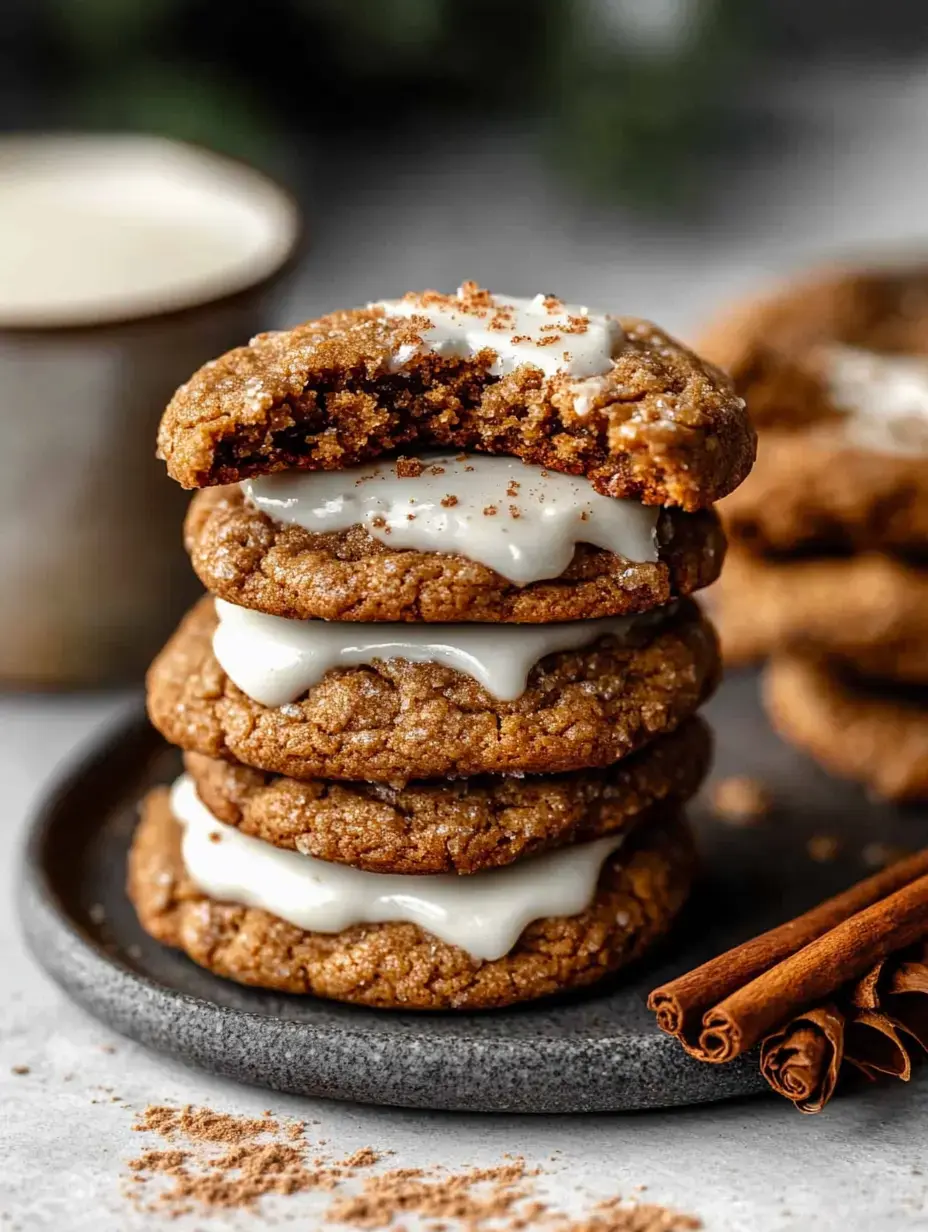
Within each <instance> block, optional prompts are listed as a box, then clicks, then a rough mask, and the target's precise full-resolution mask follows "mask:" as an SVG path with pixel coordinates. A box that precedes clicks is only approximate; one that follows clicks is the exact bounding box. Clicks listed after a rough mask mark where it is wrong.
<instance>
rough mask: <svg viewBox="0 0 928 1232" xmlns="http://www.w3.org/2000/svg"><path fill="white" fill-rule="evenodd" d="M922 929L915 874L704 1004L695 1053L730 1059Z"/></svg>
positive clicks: (925, 890) (927, 906) (926, 900)
mask: <svg viewBox="0 0 928 1232" xmlns="http://www.w3.org/2000/svg"><path fill="white" fill-rule="evenodd" d="M887 871H890V870H887ZM861 884H864V883H861ZM857 888H859V887H857ZM832 901H834V900H832ZM926 933H928V876H923V877H919V878H918V879H917V880H915V881H912V882H910V883H909V884H908V885H904V886H903V887H902V889H899V890H896V891H895V893H893V894H890V895H889V896H888V897H886V898H881V899H880V900H879V901H878V902H874V903H873V904H872V905H871V906H869V907H867V908H865V909H864V910H863V911H858V912H857V914H856V915H852V916H850V917H849V918H847V919H844V920H843V921H842V922H841V923H839V924H837V925H835V926H834V927H833V928H832V929H830V931H828V932H827V933H825V934H823V935H820V936H818V937H817V938H816V939H815V940H814V941H811V942H810V943H809V944H808V945H806V946H804V947H803V948H802V949H800V950H798V951H796V952H795V953H793V954H791V955H790V956H789V957H788V958H785V959H783V961H782V962H779V963H777V964H776V965H775V966H772V967H769V968H768V969H767V970H765V971H763V972H762V973H761V974H760V975H758V976H757V977H756V978H754V979H753V980H750V981H749V982H748V983H747V984H745V985H744V987H742V988H739V989H737V991H735V992H733V993H732V994H731V995H730V996H728V997H726V998H725V999H724V1000H723V1001H721V1002H720V1003H719V1004H718V1005H717V1006H715V1008H713V1009H710V1010H708V1011H707V1012H706V1013H705V1014H704V1016H703V1030H702V1032H701V1034H700V1036H699V1041H698V1049H697V1050H694V1051H695V1052H696V1055H697V1056H699V1057H700V1058H701V1059H702V1060H706V1061H712V1062H715V1063H723V1062H726V1061H731V1060H733V1059H734V1058H735V1057H737V1056H739V1055H740V1054H741V1053H742V1052H745V1051H746V1050H747V1049H748V1048H752V1047H753V1046H754V1044H756V1043H757V1042H758V1040H760V1039H761V1038H762V1037H763V1036H765V1035H768V1034H769V1033H770V1032H771V1031H772V1030H774V1028H776V1027H778V1026H779V1025H780V1024H781V1023H783V1022H785V1021H787V1020H788V1019H790V1018H792V1017H793V1015H794V1014H795V1013H796V1012H797V1011H799V1010H802V1009H804V1008H805V1007H807V1006H810V1005H814V1004H815V1002H817V1001H819V1000H821V999H823V998H825V997H830V996H831V995H832V994H833V993H834V992H835V991H836V990H837V989H838V988H840V986H841V985H842V984H847V983H848V982H849V981H851V980H854V979H857V978H858V977H859V976H861V975H863V974H864V972H866V971H868V970H869V969H870V968H871V967H873V966H874V965H875V964H876V963H878V962H879V961H880V960H881V959H883V958H886V957H887V956H888V955H889V954H891V953H892V952H893V951H894V950H900V949H903V948H904V947H905V946H908V945H911V944H912V943H913V942H914V941H916V940H918V938H919V937H923V936H925V934H926Z"/></svg>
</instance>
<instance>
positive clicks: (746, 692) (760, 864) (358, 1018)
mask: <svg viewBox="0 0 928 1232" xmlns="http://www.w3.org/2000/svg"><path fill="white" fill-rule="evenodd" d="M708 717H709V719H710V721H711V722H712V723H713V725H714V726H715V729H716V734H717V739H718V753H717V760H716V777H719V776H723V775H727V774H733V773H738V774H749V775H754V776H756V777H758V778H761V779H763V781H764V782H765V783H766V784H767V785H768V787H769V788H770V789H771V790H772V792H773V794H774V797H775V800H776V807H775V810H774V812H773V813H772V814H771V815H770V816H769V817H768V818H767V819H765V820H764V821H763V822H762V823H760V824H758V825H754V826H750V827H733V826H731V825H729V824H726V823H724V822H722V821H720V820H718V819H716V818H714V817H713V815H712V813H711V811H710V810H709V808H708V807H707V805H706V804H705V802H699V801H697V802H696V803H695V804H694V805H693V807H692V809H691V814H692V816H693V819H694V821H695V823H696V826H697V830H698V833H699V838H700V846H701V850H702V854H703V862H704V872H703V876H702V878H701V881H700V883H699V887H698V890H697V892H696V894H695V895H694V899H693V901H692V903H691V905H690V906H689V908H688V909H687V911H686V912H685V914H684V915H683V917H682V918H681V920H680V921H679V923H678V926H677V928H676V929H675V931H674V933H673V935H672V936H671V937H670V938H669V939H668V940H667V941H666V942H665V943H664V944H663V945H662V946H661V947H660V949H659V950H658V951H657V952H656V953H654V954H653V955H651V956H649V957H648V958H647V959H646V960H645V961H644V962H642V963H640V964H638V965H637V966H636V967H635V968H633V969H631V970H630V971H628V972H625V973H622V975H621V976H620V977H619V978H617V979H616V980H614V981H613V982H611V983H609V984H607V985H604V986H602V985H601V986H600V987H599V988H598V989H595V990H591V991H588V992H586V993H584V994H582V995H579V996H572V997H569V998H568V997H565V998H563V999H559V1000H549V1001H546V1002H540V1003H536V1004H534V1005H528V1006H524V1007H521V1008H516V1009H512V1010H506V1011H493V1012H486V1013H481V1014H467V1015H459V1016H457V1015H453V1014H412V1013H401V1012H384V1011H376V1010H367V1009H360V1008H356V1007H352V1006H346V1005H338V1004H335V1003H332V1002H325V1001H319V1000H315V999H312V998H299V997H289V996H284V995H274V994H271V993H267V992H262V991H259V990H255V989H248V988H240V987H238V986H237V985H235V984H231V983H228V982H226V981H224V980H221V979H218V978H216V977H215V976H212V975H210V974H209V973H208V972H206V971H203V970H201V969H200V968H198V967H196V966H194V964H193V963H191V962H190V961H189V960H188V959H186V958H185V957H183V956H182V955H180V954H178V953H175V952H173V951H170V950H167V949H164V948H162V947H161V946H159V945H158V944H157V943H156V942H154V941H152V940H151V939H150V938H149V937H147V936H146V935H145V933H143V932H142V930H141V928H140V927H139V925H138V923H137V922H136V919H135V916H134V914H133V911H132V908H131V907H130V905H129V902H128V900H127V899H126V895H125V891H124V888H123V882H124V876H125V860H126V850H127V847H128V843H129V838H130V835H131V832H132V828H133V826H134V824H135V820H136V804H137V801H138V800H139V798H140V797H141V795H142V794H143V792H144V791H145V789H146V788H147V787H148V786H149V785H151V784H152V783H155V782H159V781H160V782H164V781H168V780H170V778H171V777H172V776H173V775H174V774H176V773H177V771H178V768H179V758H178V757H177V755H176V754H175V753H174V752H173V751H171V750H168V749H167V748H166V746H165V745H164V744H163V743H162V742H161V741H160V739H159V738H158V737H157V736H155V735H154V733H152V732H151V730H150V729H149V728H148V727H147V725H146V723H145V721H144V720H143V719H142V718H139V719H138V720H137V721H136V722H134V723H133V724H131V725H130V726H128V727H125V728H123V729H121V730H119V731H117V732H116V733H114V734H113V735H112V737H111V738H110V740H109V741H108V743H106V745H105V746H104V747H102V748H100V749H99V750H98V751H97V752H96V753H95V754H94V755H93V756H92V757H91V758H90V760H88V761H87V762H85V763H84V764H83V765H82V766H80V767H79V768H78V769H77V770H76V771H74V772H73V773H72V774H71V775H70V776H69V777H68V778H67V779H66V780H65V781H64V782H62V783H61V784H60V785H59V787H58V788H57V790H56V791H55V792H54V794H53V795H52V796H51V798H50V799H49V800H48V801H47V802H46V804H45V806H44V807H43V808H42V809H41V810H40V812H39V813H38V815H37V816H36V818H35V821H34V824H33V827H32V831H31V834H30V839H29V842H28V846H27V849H26V852H25V857H24V867H23V872H22V877H21V878H20V910H21V917H22V922H23V927H24V929H25V931H26V935H27V938H28V940H29V943H30V946H31V949H32V952H33V954H34V955H35V958H36V960H37V961H38V962H39V963H41V965H42V966H43V967H44V968H45V970H46V971H47V972H48V973H49V974H50V975H51V976H52V977H53V978H54V979H55V980H56V981H57V982H58V983H59V984H60V985H61V986H62V987H63V988H64V989H65V990H66V991H67V992H68V993H69V995H70V996H71V997H73V998H74V1000H76V1001H77V1002H79V1003H80V1004H81V1005H82V1006H84V1008H86V1009H87V1010H89V1011H90V1013H92V1014H95V1015H96V1016H97V1017H99V1018H101V1019H103V1020H104V1021H105V1022H107V1023H108V1024H109V1025H110V1026H112V1027H114V1028H115V1029H116V1030H118V1031H121V1032H122V1033H123V1034H125V1035H128V1036H130V1037H132V1038H133V1039H136V1040H139V1041H141V1042H142V1043H144V1044H147V1045H148V1046H149V1047H151V1048H155V1049H158V1050H160V1051H163V1052H167V1053H170V1054H172V1055H174V1056H176V1057H178V1058H180V1059H182V1060H184V1061H186V1062H187V1063H189V1064H190V1065H194V1066H198V1067H201V1068H204V1069H208V1070H211V1071H213V1072H215V1073H219V1074H223V1075H226V1076H228V1077H231V1078H236V1079H239V1080H241V1081H243V1082H249V1083H256V1084H258V1085H261V1086H266V1087H269V1088H271V1089H273V1090H278V1091H288V1092H295V1093H305V1094H307V1095H314V1096H319V1095H321V1096H329V1097H331V1098H333V1099H346V1100H358V1101H361V1102H364V1103H379V1104H396V1105H403V1106H408V1107H420V1108H438V1109H470V1110H483V1111H487V1110H500V1111H518V1112H540V1113H552V1112H587V1111H613V1110H622V1109H636V1108H655V1107H668V1106H672V1105H680V1104H693V1103H700V1102H704V1101H708V1100H717V1099H725V1098H728V1097H731V1096H736V1095H746V1094H750V1093H753V1092H757V1091H759V1090H761V1089H763V1083H762V1081H761V1080H760V1078H759V1076H758V1073H757V1064H756V1059H755V1058H754V1057H753V1056H747V1057H744V1058H742V1059H741V1060H739V1061H736V1062H734V1063H733V1064H731V1065H725V1066H710V1065H701V1064H699V1063H698V1062H696V1061H693V1060H692V1059H691V1058H689V1057H687V1056H686V1055H685V1054H684V1053H683V1051H682V1049H681V1048H680V1047H679V1045H677V1044H676V1043H675V1042H674V1041H673V1040H671V1039H669V1038H668V1037H667V1036H664V1035H662V1034H661V1033H660V1032H659V1031H658V1030H657V1029H656V1027H655V1026H654V1021H653V1016H652V1015H651V1014H649V1013H648V1012H647V1010H646V1008H645V999H646V997H647V994H648V992H649V991H650V989H651V988H653V987H654V986H655V985H656V984H658V983H660V982H661V981H663V980H664V979H667V978H668V977H670V976H672V975H674V974H677V973H679V972H682V971H684V970H687V969H689V968H690V967H692V966H694V965H695V964H697V963H699V962H701V961H703V960H704V959H706V958H708V957H710V956H712V955H713V954H716V953H718V952H719V951H721V950H724V949H726V948H727V947H729V946H731V945H734V944H736V943H737V942H738V941H740V940H743V939H744V938H746V937H749V936H752V935H754V934H755V933H757V932H759V931H761V930H763V929H764V928H768V927H770V926H772V925H773V924H775V923H777V922H779V921H781V920H784V919H786V918H787V917H789V916H791V915H794V914H796V913H798V912H799V911H801V910H803V909H804V908H805V907H808V906H811V905H812V904H813V903H815V902H817V901H818V900H819V899H821V898H823V897H824V896H825V895H827V894H831V893H834V892H836V891H837V890H839V889H841V888H843V887H844V886H846V885H848V884H850V882H852V881H854V880H856V879H857V878H859V877H861V876H863V875H865V874H866V873H867V872H868V871H870V870H868V868H867V866H866V864H865V860H864V855H863V852H864V848H865V847H866V846H867V844H869V843H873V842H876V841H878V842H885V843H898V844H903V845H905V846H910V847H915V846H918V845H921V844H924V843H925V842H928V814H926V812H925V811H924V810H921V811H918V810H905V811H903V810H899V809H894V808H892V807H889V806H886V805H879V804H874V803H871V802H869V801H868V800H867V799H866V798H865V796H864V795H863V794H862V793H861V792H860V791H859V790H858V789H857V788H855V787H853V786H851V785H848V784H844V783H838V782H836V781H834V780H832V779H829V778H828V777H827V776H826V775H824V774H823V773H822V772H821V771H819V770H818V769H817V768H816V767H814V766H812V765H811V764H810V763H809V762H808V761H807V760H806V759H804V758H803V757H802V756H801V755H799V754H798V753H796V752H794V751H793V750H791V749H789V748H788V747H787V746H785V745H783V744H781V743H780V742H779V741H778V740H777V739H776V737H775V736H773V735H772V734H771V732H770V730H769V727H768V725H767V723H766V721H765V719H764V717H763V714H762V712H761V710H760V707H759V705H758V702H757V683H756V677H755V676H754V675H753V674H743V675H738V676H734V677H732V678H731V679H729V680H728V681H727V682H726V684H725V685H724V687H723V688H722V690H721V691H720V693H719V695H718V696H717V697H716V699H715V700H714V701H713V703H712V704H711V705H710V706H709V707H708ZM819 836H838V837H839V838H840V842H841V847H840V851H839V852H838V854H837V856H836V858H834V859H830V860H827V861H825V862H821V863H819V862H816V861H814V860H812V859H811V858H810V856H809V854H808V851H807V844H808V842H809V840H810V839H813V838H816V837H819ZM818 846H819V847H820V848H821V847H823V846H826V845H823V844H819V845H818Z"/></svg>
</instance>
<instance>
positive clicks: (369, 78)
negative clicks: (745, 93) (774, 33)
mask: <svg viewBox="0 0 928 1232" xmlns="http://www.w3.org/2000/svg"><path fill="white" fill-rule="evenodd" d="M745 10H746V6H745V4H744V3H743V2H742V0H38V7H37V8H36V9H35V10H33V14H32V17H31V18H30V29H31V30H32V32H33V34H34V35H35V37H36V38H37V39H38V41H39V45H40V47H41V56H42V61H43V64H45V65H46V66H47V65H48V64H52V65H54V71H53V72H50V73H47V74H46V76H47V78H48V80H47V81H46V82H45V83H44V85H45V87H47V90H48V95H49V97H50V99H51V108H52V112H53V114H52V121H53V122H54V121H55V120H60V121H61V122H62V123H66V124H67V126H68V127H71V128H75V127H97V128H100V127H103V128H135V129H146V130H152V131H157V132H160V133H164V134H167V135H170V136H177V137H181V138H185V139H187V140H192V141H199V142H202V143H203V144H206V145H209V146H212V147H214V148H216V149H220V150H224V151H226V152H229V153H233V154H237V155H241V156H243V157H247V158H249V159H251V160H252V161H257V162H263V163H273V162H274V161H275V160H276V158H277V157H278V156H279V152H280V146H281V143H282V142H285V141H286V140H287V139H289V138H291V137H292V136H293V135H294V134H299V133H301V132H312V133H318V134H320V135H322V136H328V135H331V134H332V133H333V132H339V131H342V130H344V129H346V128H351V127H353V126H356V125H366V126H370V125H378V126H389V125H393V124H397V123H402V122H404V120H406V119H407V118H408V117H409V115H410V113H413V114H416V115H422V114H426V115H428V114H431V113H433V112H438V111H455V110H470V111H474V110H481V111H496V112H500V111H506V112H508V113H510V114H512V113H513V112H517V113H524V114H525V115H526V116H529V117H536V118H537V119H538V120H539V121H540V125H541V127H542V128H543V131H544V132H546V133H547V134H548V138H549V140H548V146H547V148H548V149H549V150H550V151H551V153H552V157H554V158H555V159H557V160H558V163H559V165H561V166H562V167H563V168H564V170H565V173H568V174H569V175H570V176H571V177H572V178H573V179H574V180H575V181H577V182H579V183H580V184H581V185H583V186H587V187H588V188H590V189H591V190H593V191H596V192H597V193H600V194H602V195H605V196H611V197H621V198H624V199H627V200H631V201H634V202H641V203H647V204H648V205H653V204H654V203H655V202H658V203H660V202H664V203H674V202H675V201H677V200H679V199H685V198H688V197H689V196H690V195H691V194H692V193H693V192H694V191H696V190H697V189H698V183H699V178H700V174H704V172H705V168H706V165H707V160H711V158H712V156H713V153H714V152H716V151H717V150H718V149H719V147H720V146H722V145H724V143H725V141H726V140H728V139H729V137H730V135H731V134H730V125H729V122H728V121H729V118H730V115H731V111H732V105H733V102H734V100H735V98H736V94H737V91H738V88H739V84H740V81H741V78H742V75H743V72H744V64H745V60H746V55H747V50H748V48H749V47H750V44H751V38H752V34H751V29H750V24H749V23H746V22H745V20H744V15H745ZM55 107H57V108H58V112H57V114H55V113H54V108H55Z"/></svg>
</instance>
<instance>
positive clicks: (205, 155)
mask: <svg viewBox="0 0 928 1232" xmlns="http://www.w3.org/2000/svg"><path fill="white" fill-rule="evenodd" d="M71 140H74V141H86V142H88V143H91V144H100V145H106V144H107V143H124V144H126V145H129V144H133V143H138V144H140V145H152V146H155V145H162V146H165V147H172V148H174V149H175V150H179V151H181V152H183V153H185V154H187V155H192V156H194V157H195V158H196V159H197V160H199V161H200V162H201V163H203V164H207V163H213V164H214V165H216V166H219V167H222V166H225V167H226V168H227V169H232V170H234V171H235V172H236V173H237V174H239V175H241V174H243V173H244V174H245V175H247V176H249V177H251V178H252V179H253V180H254V181H255V182H257V183H259V184H261V186H262V187H263V188H264V189H265V190H269V191H270V192H271V193H272V194H274V195H275V196H276V197H277V199H278V202H279V203H280V204H282V205H283V206H284V209H285V212H286V214H287V216H288V223H289V228H288V231H289V233H288V234H286V236H285V241H284V244H283V248H282V253H281V255H279V256H278V257H277V258H276V259H275V260H274V261H273V263H271V264H270V265H269V266H268V268H267V269H266V270H265V271H264V272H263V273H261V274H258V275H256V276H252V277H250V278H247V279H246V280H244V281H234V285H233V286H232V287H230V289H229V290H226V291H222V290H220V291H210V292H209V293H207V294H205V295H202V296H200V297H198V298H191V300H190V302H189V303H181V304H179V305H176V306H175V305H172V306H167V307H164V308H158V307H153V308H151V309H144V308H141V309H139V308H136V309H131V310H126V311H119V310H116V309H114V310H113V311H111V312H110V313H104V314H99V315H92V312H91V311H88V314H87V317H86V319H84V320H81V319H75V320H61V319H56V318H55V315H54V313H53V312H50V313H49V317H48V321H47V322H43V321H37V320H31V321H19V322H17V321H16V320H15V318H8V319H4V318H3V316H2V315H0V337H4V336H15V337H16V338H37V339H38V338H43V337H47V336H49V335H56V336H57V335H66V336H79V335H81V334H87V333H99V332H101V331H105V330H120V331H122V330H131V329H133V328H137V327H139V326H147V325H149V324H151V323H153V322H157V323H162V322H163V323H164V324H173V323H175V322H177V323H182V322H183V321H184V320H185V319H186V318H189V317H192V316H194V315H197V314H199V313H202V312H203V311H205V310H211V309H214V308H219V307H223V308H224V307H227V306H229V307H231V306H234V305H235V304H237V303H238V302H244V301H245V300H246V299H248V298H250V297H251V296H253V295H254V293H255V292H256V291H260V290H269V289H271V288H272V287H273V286H276V285H277V284H278V283H279V282H281V281H282V280H283V279H284V278H286V277H287V276H288V275H289V274H290V273H291V272H292V271H293V269H294V267H295V266H296V265H297V264H298V262H299V260H300V259H301V258H302V256H303V255H304V254H305V252H306V249H307V246H308V234H307V227H306V220H305V218H304V216H303V211H302V210H301V208H300V205H299V202H298V200H297V198H296V195H295V194H294V193H293V192H292V191H291V190H290V188H288V187H287V186H286V185H285V184H283V183H282V182H281V181H280V180H278V179H277V178H275V177H273V176H270V175H268V174H267V173H266V172H265V171H263V170H259V169H258V168H256V167H254V166H252V165H251V164H250V163H249V162H247V161H246V160H245V159H243V158H238V157H236V156H234V155H229V154H225V153H219V152H218V151H216V150H213V149H210V148H209V147H208V146H205V145H201V144H199V143H197V142H193V141H181V140H179V139H177V138H174V137H165V136H161V135H160V134H158V133H145V132H117V131H106V132H76V131H62V132H54V131H51V132H39V133H28V132H27V133H6V134H3V135H0V152H2V151H3V150H4V149H11V148H14V147H15V146H16V145H21V146H23V147H29V146H34V147H38V146H41V145H42V144H49V145H51V144H52V143H55V142H61V143H62V144H66V143H67V142H68V141H71ZM193 295H194V293H193V292H191V296H193Z"/></svg>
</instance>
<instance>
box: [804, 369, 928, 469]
mask: <svg viewBox="0 0 928 1232" xmlns="http://www.w3.org/2000/svg"><path fill="white" fill-rule="evenodd" d="M827 358H828V371H827V379H828V385H829V392H830V394H831V398H832V401H833V402H834V404H835V406H836V407H837V408H838V409H839V410H840V411H843V412H844V414H845V416H846V420H847V422H846V427H847V431H848V434H849V435H850V436H851V437H852V438H853V439H854V440H856V441H858V442H860V444H862V445H866V446H868V447H869V448H871V449H875V450H878V451H879V452H881V453H899V454H914V455H916V456H921V455H924V454H928V359H926V358H924V357H922V356H916V355H881V354H878V353H876V352H875V351H864V350H860V349H857V348H855V347H831V348H830V349H829V351H828V357H827Z"/></svg>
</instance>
